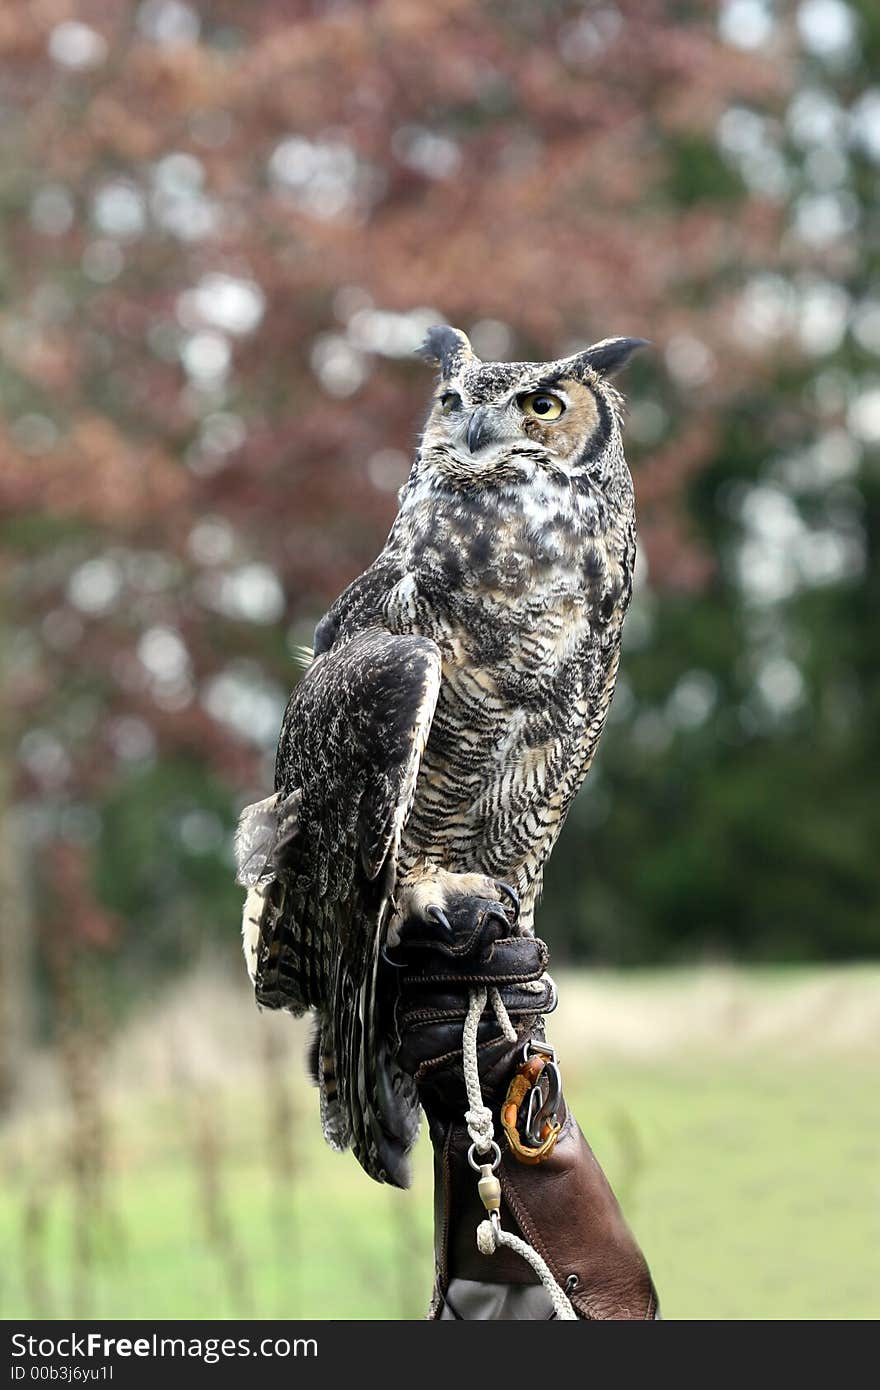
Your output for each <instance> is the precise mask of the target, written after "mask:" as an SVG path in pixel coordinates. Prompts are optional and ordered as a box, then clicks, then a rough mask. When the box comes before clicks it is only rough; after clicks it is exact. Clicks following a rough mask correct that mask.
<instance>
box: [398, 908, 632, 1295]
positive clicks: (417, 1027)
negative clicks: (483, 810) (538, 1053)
mask: <svg viewBox="0 0 880 1390" xmlns="http://www.w3.org/2000/svg"><path fill="white" fill-rule="evenodd" d="M503 925H504V924H503V921H502V922H501V923H499V920H498V914H497V911H495V912H493V913H491V914H487V913H486V912H483V913H480V914H477V915H476V917H474V918H473V919H468V920H466V921H464V922H463V923H462V925H461V927H460V928H459V929H458V930H453V931H451V932H449V933H446V934H444V935H441V936H438V935H435V934H433V933H431V934H428V933H426V932H425V928H424V925H423V924H421V925H420V926H419V928H418V930H417V932H415V933H413V932H410V933H409V934H408V936H407V938H406V940H405V941H403V942H402V943H401V946H400V949H399V950H398V951H397V952H396V953H395V954H396V959H395V960H394V962H393V963H394V964H397V965H398V971H397V972H395V973H396V977H397V978H396V983H397V987H398V993H397V1006H396V1024H397V1030H398V1037H399V1042H400V1045H399V1051H398V1060H399V1061H400V1063H401V1065H402V1066H403V1067H404V1068H405V1069H406V1070H407V1071H408V1072H409V1073H410V1074H411V1075H412V1076H414V1077H415V1080H416V1083H417V1085H418V1088H419V1097H420V1099H421V1102H422V1105H423V1106H424V1108H425V1111H426V1113H427V1116H428V1121H429V1126H430V1133H431V1139H432V1142H433V1145H434V1159H435V1183H434V1207H435V1210H434V1239H435V1259H436V1284H435V1291H434V1298H433V1300H432V1305H431V1311H430V1313H429V1317H432V1318H435V1319H447V1318H461V1319H467V1320H474V1319H481V1320H485V1319H518V1320H519V1319H546V1318H550V1317H552V1316H553V1310H552V1304H551V1302H550V1298H549V1295H548V1293H547V1292H546V1290H545V1289H544V1287H543V1286H542V1285H541V1283H540V1282H539V1280H538V1278H537V1276H536V1274H535V1273H534V1271H533V1270H532V1268H531V1266H530V1265H529V1264H527V1263H526V1261H525V1260H523V1259H522V1257H521V1256H520V1255H518V1254H517V1253H516V1252H515V1251H512V1250H509V1249H506V1248H504V1247H499V1248H498V1249H497V1250H496V1251H495V1253H494V1254H491V1255H483V1254H481V1253H480V1251H479V1250H478V1249H477V1239H476V1232H477V1226H478V1225H479V1223H480V1222H481V1221H483V1220H484V1219H485V1217H486V1212H485V1210H484V1209H483V1207H482V1205H481V1203H480V1199H479V1197H478V1194H477V1177H478V1175H477V1173H476V1172H475V1171H474V1169H473V1168H471V1167H470V1165H469V1164H468V1150H469V1148H470V1146H471V1140H470V1136H469V1135H468V1132H467V1129H466V1127H465V1124H464V1120H463V1115H464V1111H465V1109H466V1108H467V1104H468V1102H467V1096H466V1093H465V1085H464V1077H463V1070H462V1025H463V1023H464V1018H465V1015H466V1013H467V1011H468V1001H469V997H470V991H471V989H473V988H484V989H487V990H492V989H497V990H498V992H499V994H500V996H501V999H502V1000H503V1002H504V1005H505V1007H506V1009H507V1011H508V1014H509V1017H510V1019H511V1021H512V1022H513V1024H514V1027H515V1030H516V1033H517V1042H516V1043H511V1042H509V1041H507V1040H506V1039H505V1038H504V1036H503V1032H502V1030H501V1027H500V1025H499V1023H498V1020H497V1018H496V1016H495V1013H494V1012H493V1009H492V1008H491V1007H488V1008H487V1009H486V1010H485V1011H484V1014H483V1019H482V1022H481V1023H480V1026H479V1030H478V1034H477V1041H478V1046H477V1059H478V1065H479V1072H480V1085H481V1090H482V1097H483V1101H484V1103H485V1104H486V1105H488V1106H490V1107H491V1109H492V1112H493V1120H494V1127H495V1137H496V1140H497V1141H498V1143H499V1146H500V1148H501V1153H502V1158H501V1163H500V1166H499V1168H498V1171H497V1176H498V1177H499V1178H500V1181H501V1191H502V1203H501V1213H500V1215H501V1225H502V1227H503V1228H504V1229H506V1230H508V1231H511V1232H513V1233H515V1234H517V1235H520V1236H522V1237H524V1238H525V1240H526V1241H528V1243H529V1244H530V1245H532V1246H533V1247H534V1249H535V1250H537V1251H538V1253H539V1254H540V1255H541V1256H543V1258H544V1260H545V1261H546V1263H547V1265H548V1266H549V1268H550V1271H551V1273H552V1274H553V1277H554V1278H555V1280H556V1282H557V1283H558V1284H559V1285H560V1287H561V1288H563V1289H564V1290H565V1292H566V1293H567V1294H568V1297H569V1299H570V1300H571V1303H572V1305H573V1307H574V1309H575V1312H576V1313H577V1314H578V1316H579V1317H581V1318H586V1319H634V1320H651V1319H654V1318H655V1317H657V1316H658V1312H657V1297H656V1294H655V1292H654V1286H653V1284H652V1282H651V1276H650V1273H649V1272H648V1267H647V1265H646V1263H645V1259H644V1256H643V1255H642V1252H641V1250H640V1249H639V1247H638V1245H637V1244H636V1242H635V1240H634V1238H633V1236H632V1233H631V1232H630V1230H629V1227H628V1226H627V1224H626V1222H625V1220H624V1218H623V1214H622V1212H621V1210H620V1207H619V1206H618V1204H617V1201H616V1199H615V1196H614V1193H613V1192H612V1191H611V1188H610V1186H609V1185H608V1182H607V1180H606V1178H605V1175H604V1173H603V1172H602V1169H601V1168H600V1167H599V1164H598V1163H597V1161H596V1159H595V1157H594V1155H593V1152H592V1150H591V1149H590V1146H589V1144H588V1143H587V1142H586V1140H585V1139H584V1137H583V1135H582V1134H581V1132H580V1129H579V1128H578V1126H577V1124H576V1122H575V1120H574V1118H573V1117H572V1116H571V1115H570V1114H569V1113H568V1112H567V1109H566V1107H565V1102H564V1100H560V1101H559V1103H558V1104H557V1105H555V1106H554V1109H555V1111H556V1118H557V1119H558V1120H559V1121H561V1129H560V1131H559V1133H558V1137H557V1138H556V1142H555V1146H552V1151H551V1152H549V1153H548V1154H547V1156H546V1157H543V1158H542V1160H541V1161H540V1162H539V1163H534V1161H533V1156H532V1155H530V1156H529V1161H527V1162H520V1161H519V1160H518V1159H517V1158H516V1157H515V1156H514V1154H513V1152H511V1149H510V1147H509V1144H508V1140H507V1138H506V1137H505V1134H504V1132H503V1130H502V1125H501V1123H500V1112H501V1108H502V1105H503V1104H504V1102H505V1097H506V1094H507V1090H508V1085H509V1083H510V1081H511V1078H513V1077H514V1076H515V1075H516V1074H517V1071H518V1070H519V1072H520V1073H526V1074H529V1075H531V1072H530V1069H529V1067H523V1066H522V1062H523V1046H524V1043H526V1042H527V1041H528V1040H530V1039H531V1040H536V1039H542V1038H543V1025H544V1017H543V1016H544V1015H545V1014H547V1013H549V1012H551V1011H552V1010H553V1009H554V1008H555V1007H556V990H555V987H554V985H553V982H552V980H550V978H549V976H548V975H547V974H546V973H545V971H546V966H547V963H548V952H547V947H546V946H545V945H544V943H543V942H542V941H540V940H538V939H537V938H536V937H533V936H521V935H519V934H518V933H516V931H515V927H514V930H513V932H512V933H510V934H500V935H499V929H500V928H501V929H503ZM391 963H392V962H389V964H391ZM533 1070H534V1071H537V1070H538V1068H534V1069H533ZM522 1091H523V1087H522V1086H519V1087H518V1089H517V1091H516V1098H517V1102H519V1100H520V1099H521V1093H522ZM515 1108H516V1107H515ZM520 1110H521V1114H523V1113H525V1110H526V1106H525V1105H522V1106H521V1107H520ZM507 1118H508V1120H509V1119H510V1116H509V1115H508V1116H507ZM515 1142H516V1141H515ZM519 1147H521V1146H519ZM547 1147H550V1146H549V1145H548V1146H547Z"/></svg>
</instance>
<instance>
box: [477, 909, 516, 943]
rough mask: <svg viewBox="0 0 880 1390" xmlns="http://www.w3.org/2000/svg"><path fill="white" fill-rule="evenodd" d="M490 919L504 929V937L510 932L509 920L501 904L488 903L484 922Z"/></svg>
mask: <svg viewBox="0 0 880 1390" xmlns="http://www.w3.org/2000/svg"><path fill="white" fill-rule="evenodd" d="M490 919H492V920H494V921H496V922H500V923H501V925H502V926H503V927H504V933H505V935H506V934H507V932H509V931H510V918H509V917H508V915H507V913H506V912H505V911H504V908H503V907H502V905H501V903H489V906H488V907H487V908H486V914H485V918H484V920H485V921H487V922H488V921H489V920H490ZM514 920H515V919H514Z"/></svg>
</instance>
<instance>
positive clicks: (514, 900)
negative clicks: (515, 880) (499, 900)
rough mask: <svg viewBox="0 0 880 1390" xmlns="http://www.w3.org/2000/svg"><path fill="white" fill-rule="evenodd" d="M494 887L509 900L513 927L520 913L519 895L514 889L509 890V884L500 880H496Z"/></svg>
mask: <svg viewBox="0 0 880 1390" xmlns="http://www.w3.org/2000/svg"><path fill="white" fill-rule="evenodd" d="M495 887H496V888H498V889H499V890H500V892H502V893H503V894H504V896H505V897H506V898H509V900H510V904H511V906H512V908H513V925H514V926H516V924H517V922H518V921H519V911H520V901H519V893H517V891H516V889H515V888H511V886H510V884H509V883H504V882H503V881H502V880H501V879H500V878H496V880H495Z"/></svg>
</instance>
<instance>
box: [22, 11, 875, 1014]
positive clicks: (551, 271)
mask: <svg viewBox="0 0 880 1390" xmlns="http://www.w3.org/2000/svg"><path fill="white" fill-rule="evenodd" d="M878 46H880V21H878V19H877V17H876V15H875V14H874V12H873V7H871V6H869V4H868V0H863V2H862V3H861V4H860V5H856V4H845V3H843V0H803V3H801V4H799V5H791V6H782V5H780V6H778V7H774V6H773V5H771V4H770V3H769V0H768V3H765V2H764V0H729V3H724V4H722V5H721V7H720V9H719V8H718V7H716V6H715V5H707V6H688V7H683V6H680V5H678V4H676V3H673V0H620V3H616V4H612V3H596V4H583V3H581V4H573V3H550V2H548V3H546V4H543V5H540V6H538V5H535V4H533V3H527V0H514V3H505V4H503V5H501V4H495V3H486V4H483V5H474V4H473V3H465V0H438V3H436V4H434V5H430V6H427V5H421V4H418V3H417V0H376V2H375V3H372V4H361V5H356V4H326V5H325V4H320V3H317V0H315V3H303V2H302V0H271V3H269V0H251V3H249V4H248V5H242V4H233V3H231V0H201V2H200V3H195V2H193V3H182V0H143V3H140V4H133V3H130V2H129V0H78V3H76V4H74V3H72V0H70V3H68V0H36V3H35V2H34V0H27V3H26V2H25V0H11V2H10V3H8V4H7V5H6V6H5V7H4V9H3V12H2V14H0V63H2V66H3V71H4V80H3V86H2V89H0V106H2V122H0V153H2V170H3V172H2V175H0V217H2V222H3V227H4V232H5V240H4V245H3V251H2V259H0V275H2V280H3V290H4V294H3V302H4V304H5V307H4V309H3V310H2V313H0V356H2V363H3V371H2V380H0V405H2V413H3V417H4V423H3V425H2V428H0V509H2V516H3V517H5V518H6V520H5V522H4V525H3V534H4V562H3V563H4V579H5V583H6V587H7V590H8V598H7V605H6V611H7V614H8V615H11V616H10V617H9V619H8V626H9V628H10V631H9V634H8V643H7V656H6V663H5V670H4V685H5V691H4V698H5V701H6V703H7V707H8V709H9V710H10V711H11V716H10V720H9V721H8V728H9V732H8V737H7V747H8V749H9V750H10V756H11V757H14V759H15V763H16V768H17V774H16V776H17V781H16V791H15V804H16V813H15V834H16V836H17V840H18V843H20V844H22V845H24V846H26V847H27V848H28V849H29V851H30V854H31V873H32V877H33V879H34V881H35V884H36V889H35V906H36V909H37V911H38V912H39V913H40V915H41V916H42V917H43V918H45V919H48V920H50V921H51V922H54V923H55V927H56V929H58V930H61V931H66V932H67V933H68V934H75V935H76V938H77V940H78V941H79V943H80V946H81V947H82V949H85V950H92V949H94V950H99V951H101V952H107V951H108V949H110V950H111V955H112V959H113V961H114V962H115V963H116V964H114V969H113V973H112V978H113V979H115V980H116V982H117V992H118V993H119V995H120V997H122V998H128V997H130V996H131V993H132V989H133V985H134V982H136V981H146V980H149V979H150V978H151V977H152V975H153V974H154V973H155V972H156V971H157V970H159V969H177V968H179V967H180V965H181V964H182V963H184V962H185V961H190V960H193V959H196V958H197V957H198V954H199V952H201V951H204V950H210V951H212V952H216V951H217V950H218V949H220V950H222V952H223V953H224V954H226V955H228V957H229V958H230V959H234V956H235V952H236V949H237V948H236V944H235V924H236V918H237V912H238V893H237V891H236V890H235V888H234V887H233V886H232V884H231V882H230V856H229V837H230V832H231V827H232V824H233V821H234V816H235V811H236V808H237V806H238V805H239V804H240V803H241V802H242V800H244V799H246V798H247V797H251V796H255V795H261V794H264V792H265V788H266V787H267V785H268V783H269V779H270V766H271V750H272V748H273V746H274V740H275V736H276V734H277V729H278V724H279V721H280V715H281V710H282V708H283V703H284V700H285V698H286V694H287V691H288V689H289V686H290V684H291V683H292V680H293V678H294V667H293V663H292V647H293V645H295V644H296V643H298V642H301V641H308V640H309V638H310V632H311V626H312V623H313V622H314V619H315V618H316V617H317V616H319V615H320V613H321V612H322V611H323V608H324V606H325V605H326V603H327V602H328V601H329V600H330V599H331V598H332V597H333V596H334V595H335V594H336V593H337V592H338V591H339V589H340V588H341V587H342V586H343V585H344V584H345V583H346V582H347V581H348V580H349V579H350V578H351V577H352V576H353V575H354V574H355V573H357V572H358V571H359V569H361V568H362V567H363V566H364V565H365V564H366V563H368V562H369V560H370V559H371V558H372V557H373V555H374V554H375V552H376V550H377V548H378V547H379V545H380V544H381V541H382V538H383V535H384V532H385V530H386V529H387V526H388V524H389V522H390V519H391V517H392V515H393V511H394V492H395V490H396V488H397V487H398V486H399V484H400V483H401V481H402V480H403V478H404V476H405V473H406V469H407V460H408V458H409V457H410V455H411V452H412V444H413V437H414V431H415V429H416V428H417V426H418V421H419V415H420V411H421V409H422V406H423V402H424V400H425V398H426V396H427V392H428V389H429V384H428V381H427V380H426V377H425V373H424V369H423V368H422V367H419V366H418V365H416V364H415V363H414V362H413V361H412V359H411V352H412V349H413V348H414V347H415V346H416V345H417V343H418V342H419V340H420V338H421V336H422V333H423V331H424V328H425V326H426V325H427V324H428V323H430V322H432V321H436V320H437V319H448V320H451V321H453V322H457V323H460V324H461V325H462V326H464V327H466V328H467V329H468V331H469V332H470V334H471V337H472V338H473V340H474V342H475V345H476V346H477V348H478V350H480V351H481V352H482V353H483V355H485V356H493V355H495V356H509V355H510V356H520V357H529V356H537V357H547V356H552V355H556V354H558V353H560V352H562V351H564V350H566V349H567V348H568V347H569V346H573V345H577V344H582V343H584V342H586V341H589V340H591V339H594V338H598V337H603V336H605V335H607V334H611V333H616V332H624V333H626V332H631V333H640V334H645V335H646V336H649V337H651V338H652V339H653V340H654V341H655V343H656V344H657V350H656V353H655V355H654V358H653V361H649V360H644V361H643V362H642V363H641V364H640V365H639V366H638V367H637V368H636V369H634V370H633V372H632V373H631V375H630V378H629V380H628V383H627V389H628V393H629V397H630V401H631V414H630V423H629V429H628V439H629V445H628V449H629V454H630V457H631V461H632V463H633V467H634V472H635V474H636V486H637V493H638V498H639V508H640V520H641V533H642V546H643V556H644V559H645V560H646V563H645V564H644V565H643V567H642V571H641V587H640V589H639V594H638V598H637V602H636V605H635V608H634V612H633V614H632V617H631V618H630V625H629V640H628V642H626V643H625V652H624V668H623V669H624V678H623V679H622V682H621V686H620V689H619V692H618V696H617V700H616V703H615V708H614V712H613V719H614V723H613V725H612V727H611V729H610V730H609V733H608V735H607V738H606V743H605V748H604V750H603V755H602V760H601V767H599V768H597V769H596V771H595V772H594V773H593V774H592V777H591V779H590V781H589V783H588V788H587V790H586V792H585V794H584V795H583V796H582V797H581V799H580V801H579V802H578V805H577V807H576V810H575V813H574V815H573V819H572V823H571V824H570V826H569V828H568V830H567V831H566V834H565V835H564V836H563V839H562V841H561V843H560V847H559V849H558V850H557V854H556V857H555V859H554V861H553V863H552V865H551V869H550V872H549V874H548V882H547V898H546V910H545V917H544V922H543V927H542V930H544V932H545V933H546V935H547V936H548V938H549V939H550V940H551V941H552V942H554V943H555V944H556V945H557V949H564V948H565V946H566V945H567V947H568V948H569V949H570V950H571V952H572V953H575V952H578V953H580V954H581V955H583V954H584V953H588V954H591V955H593V956H596V957H599V958H601V959H605V960H623V961H635V960H643V959H651V958H659V957H661V956H668V955H672V956H677V955H679V954H685V953H687V954H693V953H694V952H695V951H698V952H699V951H707V950H708V951H718V952H725V953H736V954H751V955H759V956H777V957H782V956H786V957H791V956H803V955H811V954H814V955H820V954H829V955H850V956H851V955H860V954H864V953H867V952H868V951H869V950H875V949H876V945H877V940H876V925H875V922H874V919H873V916H872V910H871V905H872V903H873V902H876V898H877V889H878V887H880V881H878V880H880V870H878V868H877V861H876V856H875V855H874V854H873V853H872V845H873V841H874V840H875V839H876V832H877V830H878V826H877V817H878V811H877V805H876V798H875V797H874V796H873V787H872V784H871V779H870V767H871V754H872V753H873V752H875V749H874V747H873V744H874V740H875V739H876V737H877V735H876V729H877V720H876V718H872V715H876V713H877V705H878V690H877V644H876V639H875V638H874V634H873V609H872V600H873V599H874V598H875V595H876V585H877V580H876V577H875V574H876V572H875V571H872V569H871V566H870V563H869V561H870V557H871V555H872V554H873V553H874V551H875V547H876V536H877V524H878V503H880V498H878V493H877V481H876V474H873V475H871V474H869V473H868V472H867V469H866V465H865V460H864V455H865V454H866V451H867V450H868V448H869V447H870V446H872V445H876V443H877V441H878V439H880V384H878V377H877V357H878V353H880V299H878V298H877V297H876V290H875V288H874V283H875V282H874V278H873V277H874V276H875V274H876V240H877V239H876V182H877V167H878V164H880V96H878V94H877V89H876V88H874V87H872V86H871V85H870V84H871V80H872V79H871V74H872V72H873V73H876V72H877V63H878ZM70 853H74V854H75V856H76V862H77V863H78V864H81V865H85V866H86V867H87V868H88V871H87V872H85V871H84V872H77V873H71V872H61V871H60V870H59V868H58V866H63V865H65V864H68V863H69V856H70ZM88 866H90V867H88Z"/></svg>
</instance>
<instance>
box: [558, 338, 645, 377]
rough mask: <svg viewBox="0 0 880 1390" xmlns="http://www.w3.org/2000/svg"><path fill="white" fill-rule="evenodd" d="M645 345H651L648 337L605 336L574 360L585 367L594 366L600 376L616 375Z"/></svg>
mask: <svg viewBox="0 0 880 1390" xmlns="http://www.w3.org/2000/svg"><path fill="white" fill-rule="evenodd" d="M643 347H650V343H649V341H648V339H647V338H603V339H602V341H601V343H594V344H593V346H592V347H589V348H587V350H586V352H579V353H578V354H577V356H576V357H575V358H574V359H573V360H574V361H575V362H578V363H579V364H580V365H581V366H583V367H592V369H593V371H594V372H598V374H599V376H614V375H615V374H616V373H617V372H619V371H621V370H622V368H624V367H625V366H626V364H627V362H628V361H629V359H630V358H631V357H632V355H633V353H634V352H638V351H639V349H640V348H643Z"/></svg>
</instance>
